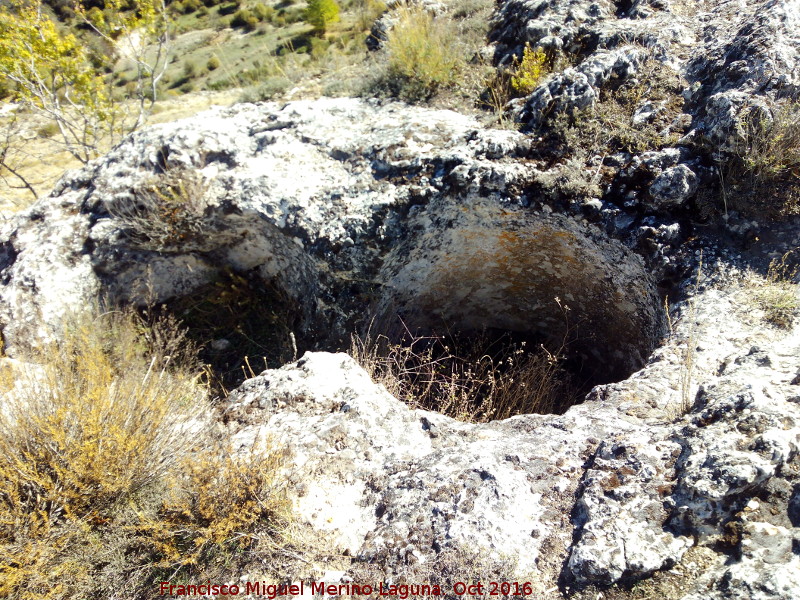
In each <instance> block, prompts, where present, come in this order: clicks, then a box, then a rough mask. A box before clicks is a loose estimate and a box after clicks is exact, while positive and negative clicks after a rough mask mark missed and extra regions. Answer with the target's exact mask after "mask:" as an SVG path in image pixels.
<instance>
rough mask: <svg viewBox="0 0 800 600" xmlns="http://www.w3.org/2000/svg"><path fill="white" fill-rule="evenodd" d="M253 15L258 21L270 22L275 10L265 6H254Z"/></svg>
mask: <svg viewBox="0 0 800 600" xmlns="http://www.w3.org/2000/svg"><path fill="white" fill-rule="evenodd" d="M253 14H254V15H255V16H256V18H257V19H258V20H259V21H272V19H273V17H274V16H275V9H274V8H272V7H271V6H267V5H266V4H256V5H255V6H254V7H253Z"/></svg>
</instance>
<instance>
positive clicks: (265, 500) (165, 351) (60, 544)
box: [0, 310, 289, 599]
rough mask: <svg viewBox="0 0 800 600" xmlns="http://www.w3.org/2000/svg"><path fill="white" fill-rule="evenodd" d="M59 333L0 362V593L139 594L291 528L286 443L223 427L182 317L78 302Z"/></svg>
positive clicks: (275, 538)
mask: <svg viewBox="0 0 800 600" xmlns="http://www.w3.org/2000/svg"><path fill="white" fill-rule="evenodd" d="M61 340H62V341H61V342H59V343H54V344H51V345H49V346H48V347H46V348H40V349H37V350H34V351H31V352H30V353H29V355H28V356H26V357H25V360H27V361H29V363H35V364H28V365H21V366H17V367H16V368H6V369H4V370H3V373H2V380H3V385H2V389H3V390H5V395H4V398H3V404H2V406H3V409H2V413H0V597H8V598H13V599H22V598H74V597H79V596H81V597H82V596H87V597H108V594H110V593H113V594H114V595H115V596H117V597H120V596H119V594H120V593H121V594H122V596H121V597H142V596H143V595H144V594H145V591H146V590H147V589H149V588H148V586H150V584H151V583H152V582H153V581H155V580H156V579H157V578H159V577H164V576H165V573H166V571H165V569H168V570H169V573H170V574H172V575H177V574H179V573H186V574H190V575H191V574H192V573H194V574H196V573H197V572H203V571H205V570H207V569H208V568H209V565H210V564H211V562H212V561H213V560H215V559H216V557H220V556H222V557H225V560H226V561H227V562H230V558H229V557H230V555H231V554H233V553H234V552H237V551H240V550H242V549H252V548H255V547H256V546H259V547H261V546H262V545H263V544H261V542H262V541H263V540H269V541H270V542H271V543H273V544H278V543H280V542H281V541H282V540H283V537H282V535H283V532H284V531H285V530H286V528H287V526H288V514H289V504H288V502H287V500H286V499H285V496H284V495H283V494H282V493H281V491H280V490H279V486H278V484H277V473H278V472H279V466H280V464H281V463H282V460H283V454H282V453H281V452H278V451H274V452H269V451H268V452H266V454H265V455H262V456H260V457H259V458H260V459H261V460H259V462H258V463H256V462H254V461H247V460H245V459H243V458H240V457H239V456H238V455H236V454H234V453H233V452H232V450H231V449H230V448H229V447H226V446H225V445H224V444H219V443H217V442H216V441H215V438H214V436H213V435H212V434H211V433H210V432H211V431H212V430H213V427H212V426H211V423H210V419H209V416H208V411H207V410H206V404H205V397H206V392H207V390H206V386H205V385H204V384H203V383H202V379H201V372H200V370H199V369H198V365H197V364H196V363H195V362H193V360H192V358H191V356H192V353H191V352H189V351H187V350H186V347H187V344H186V340H185V339H184V338H183V334H182V333H181V331H180V330H179V329H178V328H177V326H176V324H175V323H174V322H173V321H170V320H168V319H161V320H157V321H156V322H151V323H150V324H149V325H148V324H146V323H144V322H143V321H142V320H141V319H140V318H139V317H138V315H137V314H136V313H134V312H133V311H127V310H126V311H114V312H107V313H103V314H93V315H89V316H87V315H80V316H74V317H72V318H70V319H69V320H68V323H67V324H66V325H65V327H64V331H63V334H62V336H61ZM123 582H124V583H125V587H124V590H120V589H119V588H120V585H121V584H122V583H123Z"/></svg>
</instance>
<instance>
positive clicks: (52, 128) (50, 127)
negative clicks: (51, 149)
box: [36, 82, 133, 138]
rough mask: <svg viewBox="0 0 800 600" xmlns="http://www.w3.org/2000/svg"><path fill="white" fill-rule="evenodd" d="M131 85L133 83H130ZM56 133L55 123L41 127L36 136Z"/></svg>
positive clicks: (49, 135)
mask: <svg viewBox="0 0 800 600" xmlns="http://www.w3.org/2000/svg"><path fill="white" fill-rule="evenodd" d="M131 83H133V82H131ZM57 133H58V125H56V124H55V123H47V124H46V125H42V126H41V127H39V129H37V130H36V135H37V136H38V137H40V138H51V137H53V136H54V135H55V134H57Z"/></svg>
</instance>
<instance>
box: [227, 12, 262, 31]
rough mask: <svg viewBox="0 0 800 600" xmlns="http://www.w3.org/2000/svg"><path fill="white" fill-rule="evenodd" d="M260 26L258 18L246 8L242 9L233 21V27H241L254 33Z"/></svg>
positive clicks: (234, 16)
mask: <svg viewBox="0 0 800 600" xmlns="http://www.w3.org/2000/svg"><path fill="white" fill-rule="evenodd" d="M257 25H258V17H256V16H255V15H254V14H253V13H252V12H250V11H249V10H248V9H246V8H240V9H239V10H237V11H236V13H235V14H234V15H233V18H232V19H231V27H241V28H243V29H246V30H248V31H252V30H253V29H255V28H256V26H257Z"/></svg>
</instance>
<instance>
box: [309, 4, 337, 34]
mask: <svg viewBox="0 0 800 600" xmlns="http://www.w3.org/2000/svg"><path fill="white" fill-rule="evenodd" d="M306 21H308V23H309V24H310V25H313V26H314V29H315V30H317V31H318V32H320V33H324V32H325V31H326V30H327V29H328V25H330V24H331V23H336V22H338V21H339V5H338V4H337V3H336V0H309V2H308V8H307V9H306Z"/></svg>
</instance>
